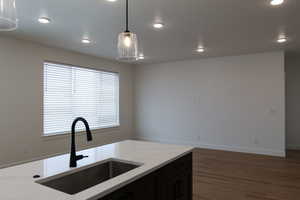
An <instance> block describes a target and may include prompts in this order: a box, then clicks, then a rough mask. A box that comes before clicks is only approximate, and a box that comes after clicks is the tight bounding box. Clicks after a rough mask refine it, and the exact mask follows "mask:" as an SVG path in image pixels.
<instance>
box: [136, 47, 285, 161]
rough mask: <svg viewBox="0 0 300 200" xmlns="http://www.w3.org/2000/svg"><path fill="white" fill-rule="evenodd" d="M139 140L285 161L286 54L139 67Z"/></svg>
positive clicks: (264, 54)
mask: <svg viewBox="0 0 300 200" xmlns="http://www.w3.org/2000/svg"><path fill="white" fill-rule="evenodd" d="M135 79H136V80H135V113H136V115H135V120H134V121H135V123H136V124H135V127H136V133H137V134H136V137H137V138H139V139H145V140H153V141H162V142H167V143H178V144H189V145H194V146H198V147H204V148H213V149H224V150H232V151H241V152H250V153H260V154H268V155H277V156H284V155H285V97H284V95H285V82H284V53H283V52H271V53H263V54H254V55H243V56H234V57H223V58H212V59H200V60H187V61H180V62H169V63H162V64H152V65H142V66H137V67H136V71H135Z"/></svg>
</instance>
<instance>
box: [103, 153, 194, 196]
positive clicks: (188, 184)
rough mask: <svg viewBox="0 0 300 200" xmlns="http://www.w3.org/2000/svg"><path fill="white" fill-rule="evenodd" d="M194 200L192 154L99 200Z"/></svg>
mask: <svg viewBox="0 0 300 200" xmlns="http://www.w3.org/2000/svg"><path fill="white" fill-rule="evenodd" d="M141 199H142V200H192V153H190V154H188V155H186V156H183V157H181V158H179V159H177V160H175V161H173V162H171V163H170V164H168V165H166V166H164V167H162V168H160V169H158V170H156V171H154V172H152V173H150V174H149V175H146V176H144V177H142V178H140V179H138V180H136V181H134V182H132V183H130V184H128V185H126V186H124V187H123V188H121V189H119V190H117V191H115V192H113V193H111V194H109V195H107V196H105V197H103V198H101V199H99V200H141Z"/></svg>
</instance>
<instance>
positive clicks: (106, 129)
mask: <svg viewBox="0 0 300 200" xmlns="http://www.w3.org/2000/svg"><path fill="white" fill-rule="evenodd" d="M115 130H120V125H115V126H110V127H104V128H99V129H93V130H91V132H92V134H98V133H105V132H111V131H115ZM85 133H86V132H85V131H78V132H76V136H80V135H84V134H85ZM70 135H71V132H63V133H56V134H48V135H44V134H43V135H42V136H41V137H42V138H43V139H46V140H48V139H49V140H51V139H59V138H66V137H68V136H70Z"/></svg>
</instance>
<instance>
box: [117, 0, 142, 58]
mask: <svg viewBox="0 0 300 200" xmlns="http://www.w3.org/2000/svg"><path fill="white" fill-rule="evenodd" d="M118 54H119V56H118V59H120V60H127V61H132V60H137V58H138V41H137V36H136V34H134V33H132V32H130V31H129V29H128V0H126V30H125V31H124V32H122V33H120V34H119V37H118Z"/></svg>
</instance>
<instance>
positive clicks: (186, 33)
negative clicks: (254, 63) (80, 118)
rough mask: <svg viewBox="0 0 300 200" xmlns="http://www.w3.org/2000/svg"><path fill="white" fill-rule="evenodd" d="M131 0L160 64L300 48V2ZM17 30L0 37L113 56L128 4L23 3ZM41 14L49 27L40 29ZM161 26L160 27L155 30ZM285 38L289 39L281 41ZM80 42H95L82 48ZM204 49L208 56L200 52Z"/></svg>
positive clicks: (142, 42) (99, 0) (150, 57)
mask: <svg viewBox="0 0 300 200" xmlns="http://www.w3.org/2000/svg"><path fill="white" fill-rule="evenodd" d="M269 2H270V0H129V3H130V30H131V31H132V32H135V33H137V34H138V38H139V46H140V50H141V52H142V53H144V55H145V58H146V59H145V60H144V61H139V62H146V63H152V62H161V61H170V60H181V59H189V58H195V57H216V56H228V55H239V54H247V53H256V52H265V51H273V50H282V49H284V50H288V51H297V50H298V49H300V26H299V25H300V24H299V19H300V12H299V10H300V2H299V0H286V1H285V3H284V4H283V5H281V6H279V7H272V6H270V4H269ZM16 3H17V8H18V17H19V29H18V30H16V31H14V32H8V33H3V32H2V33H1V34H5V35H12V36H14V37H18V38H23V39H27V40H32V41H36V42H39V43H42V44H46V45H50V46H55V47H61V48H64V49H70V50H74V51H78V52H82V53H86V54H91V55H95V56H100V57H105V58H109V59H115V58H116V57H117V47H116V46H117V35H118V33H119V32H121V31H123V29H124V22H125V21H124V20H125V18H124V15H125V13H124V6H125V0H117V1H116V2H108V1H106V0H17V1H16ZM41 16H46V17H49V18H51V20H52V23H51V24H47V25H45V24H39V23H38V21H37V19H38V18H39V17H41ZM155 21H159V22H163V23H164V24H165V27H164V28H163V29H161V30H155V29H153V28H152V23H153V22H155ZM280 33H285V34H286V35H287V36H288V37H289V42H288V43H287V44H277V43H276V39H277V37H278V35H279V34H280ZM82 37H89V38H90V39H91V40H92V44H90V45H83V44H82V43H81V39H82ZM198 45H203V46H204V47H205V48H206V52H205V53H202V54H199V53H197V52H196V51H195V50H196V48H197V46H198Z"/></svg>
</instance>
